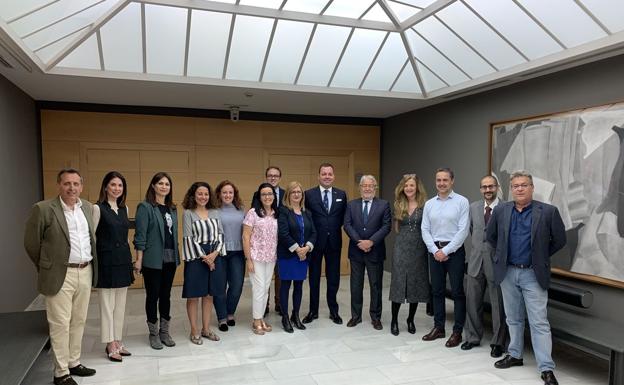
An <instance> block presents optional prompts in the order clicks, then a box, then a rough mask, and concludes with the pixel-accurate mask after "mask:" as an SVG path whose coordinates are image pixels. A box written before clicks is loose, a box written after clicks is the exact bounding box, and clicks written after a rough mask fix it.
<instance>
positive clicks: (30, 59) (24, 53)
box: [0, 18, 45, 73]
mask: <svg viewBox="0 0 624 385" xmlns="http://www.w3.org/2000/svg"><path fill="white" fill-rule="evenodd" d="M0 47H1V48H3V49H4V50H5V51H6V52H7V53H8V54H9V55H11V57H12V58H13V59H14V60H15V61H16V62H17V63H19V65H21V66H22V67H23V68H24V69H25V70H26V71H28V72H33V71H36V70H38V71H39V72H40V73H43V72H45V63H44V62H43V61H41V59H40V58H39V56H37V55H36V54H35V53H34V52H33V51H32V50H31V49H30V48H28V47H27V46H26V44H25V43H24V41H23V40H22V39H20V38H19V36H17V35H16V34H15V31H14V30H13V28H11V27H9V25H8V24H7V23H6V22H5V21H4V20H2V19H1V18H0Z"/></svg>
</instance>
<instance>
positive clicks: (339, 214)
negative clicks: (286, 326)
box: [303, 163, 347, 325]
mask: <svg viewBox="0 0 624 385" xmlns="http://www.w3.org/2000/svg"><path fill="white" fill-rule="evenodd" d="M334 179H335V177H334V166H333V165H331V164H330V163H323V164H321V165H320V166H319V177H318V180H319V186H318V187H313V188H311V189H309V190H307V191H306V192H305V206H306V209H307V210H309V211H310V213H311V214H312V221H313V222H314V227H316V233H317V238H316V244H315V245H314V250H312V256H311V258H310V271H309V276H308V278H309V284H310V311H309V313H308V314H307V315H306V316H305V317H304V318H303V323H310V322H312V321H313V320H315V319H317V318H318V309H319V292H320V287H319V286H320V282H321V266H322V261H323V256H324V257H325V278H326V279H327V305H328V307H329V318H330V319H331V320H332V321H334V323H335V324H338V325H340V324H342V318H340V315H339V314H338V302H337V301H336V294H337V293H338V287H339V286H340V251H341V249H342V231H341V228H342V222H343V220H344V213H345V208H346V207H347V194H346V193H345V192H344V191H342V190H340V189H338V188H335V187H333V184H334Z"/></svg>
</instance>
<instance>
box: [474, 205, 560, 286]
mask: <svg viewBox="0 0 624 385" xmlns="http://www.w3.org/2000/svg"><path fill="white" fill-rule="evenodd" d="M513 209H514V202H504V203H499V204H498V205H497V206H496V207H495V208H494V211H493V212H492V217H491V218H490V222H489V223H488V226H487V230H486V231H487V240H488V242H489V243H490V244H491V245H492V247H494V248H495V252H494V256H493V257H492V262H493V263H494V281H495V282H496V284H500V283H501V282H502V281H503V279H505V275H506V274H507V252H508V245H509V243H508V238H509V228H510V226H511V210H513ZM565 244H566V234H565V226H564V224H563V221H562V220H561V215H559V210H557V208H556V207H555V206H552V205H549V204H547V203H543V202H540V201H536V200H534V201H533V212H532V218H531V264H532V265H533V271H535V277H536V278H537V282H538V283H539V284H540V286H541V287H542V288H543V289H545V290H546V289H548V287H549V286H550V257H551V256H552V255H553V254H555V253H556V252H557V251H559V250H560V249H561V248H562V247H563V246H565Z"/></svg>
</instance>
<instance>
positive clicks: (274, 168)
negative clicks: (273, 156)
mask: <svg viewBox="0 0 624 385" xmlns="http://www.w3.org/2000/svg"><path fill="white" fill-rule="evenodd" d="M269 170H277V171H279V174H280V178H281V177H282V170H281V169H280V168H279V167H277V166H269V167H267V168H266V170H264V177H265V178H266V177H267V176H268V175H269Z"/></svg>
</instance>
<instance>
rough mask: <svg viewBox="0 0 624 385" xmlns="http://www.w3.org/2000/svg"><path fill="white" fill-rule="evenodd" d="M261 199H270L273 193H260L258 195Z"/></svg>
mask: <svg viewBox="0 0 624 385" xmlns="http://www.w3.org/2000/svg"><path fill="white" fill-rule="evenodd" d="M260 196H261V197H263V198H266V197H272V196H273V193H262V194H260Z"/></svg>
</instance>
